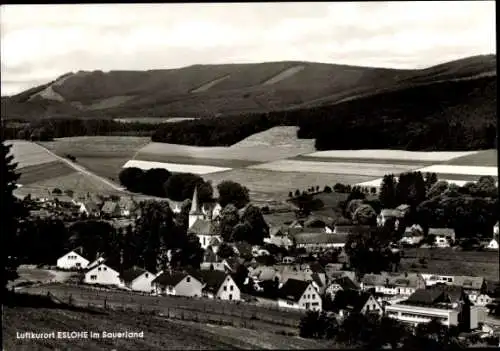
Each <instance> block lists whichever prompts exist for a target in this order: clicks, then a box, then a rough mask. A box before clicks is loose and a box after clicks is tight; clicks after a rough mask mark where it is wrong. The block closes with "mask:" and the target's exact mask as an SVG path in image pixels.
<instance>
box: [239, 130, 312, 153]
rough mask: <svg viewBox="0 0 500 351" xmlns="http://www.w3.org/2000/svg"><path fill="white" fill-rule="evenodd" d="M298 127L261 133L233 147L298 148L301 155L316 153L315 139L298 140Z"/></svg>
mask: <svg viewBox="0 0 500 351" xmlns="http://www.w3.org/2000/svg"><path fill="white" fill-rule="evenodd" d="M298 129H299V127H296V126H280V127H273V128H270V129H268V130H265V131H263V132H260V133H255V134H253V135H251V136H249V137H247V138H245V139H243V140H242V141H240V142H238V143H236V144H234V145H232V146H231V147H232V148H238V147H251V146H269V147H288V148H296V149H297V151H299V150H300V151H302V152H299V153H310V152H313V151H315V150H316V149H315V147H314V139H299V138H297V131H298Z"/></svg>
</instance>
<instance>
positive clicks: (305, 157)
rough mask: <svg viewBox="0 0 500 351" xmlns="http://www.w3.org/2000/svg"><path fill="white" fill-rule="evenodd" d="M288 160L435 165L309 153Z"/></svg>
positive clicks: (410, 161)
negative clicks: (312, 154)
mask: <svg viewBox="0 0 500 351" xmlns="http://www.w3.org/2000/svg"><path fill="white" fill-rule="evenodd" d="M290 160H296V161H313V162H332V163H336V162H341V163H342V162H346V161H352V162H353V163H373V162H376V163H380V164H388V165H392V164H394V163H397V164H398V165H408V166H417V167H419V166H422V165H425V166H432V165H435V164H436V162H434V161H422V160H411V159H406V160H391V159H382V158H377V159H375V158H353V159H350V158H346V157H315V156H309V155H299V156H296V157H292V158H290Z"/></svg>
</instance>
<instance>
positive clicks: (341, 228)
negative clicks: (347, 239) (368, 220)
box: [334, 225, 371, 234]
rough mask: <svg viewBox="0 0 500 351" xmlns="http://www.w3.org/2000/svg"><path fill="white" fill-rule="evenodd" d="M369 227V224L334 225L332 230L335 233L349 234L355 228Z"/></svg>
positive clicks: (363, 228)
mask: <svg viewBox="0 0 500 351" xmlns="http://www.w3.org/2000/svg"><path fill="white" fill-rule="evenodd" d="M370 228H371V227H370V226H369V225H335V226H334V230H335V233H337V234H350V233H352V232H355V231H356V230H360V231H366V230H369V229H370Z"/></svg>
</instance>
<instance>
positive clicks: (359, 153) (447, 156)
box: [307, 150, 476, 162]
mask: <svg viewBox="0 0 500 351" xmlns="http://www.w3.org/2000/svg"><path fill="white" fill-rule="evenodd" d="M475 153H476V151H465V152H446V151H435V152H419V151H404V150H329V151H318V152H313V153H311V154H309V155H307V156H310V157H322V158H323V157H325V158H347V159H350V160H352V159H354V160H357V159H358V158H359V159H371V160H378V159H381V160H393V161H398V160H411V161H432V162H443V161H449V160H451V159H453V158H456V157H462V156H468V155H473V154H475Z"/></svg>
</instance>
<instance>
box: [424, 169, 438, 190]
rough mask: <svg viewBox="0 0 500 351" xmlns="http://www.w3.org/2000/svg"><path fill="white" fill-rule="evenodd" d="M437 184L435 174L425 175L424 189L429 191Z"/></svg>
mask: <svg viewBox="0 0 500 351" xmlns="http://www.w3.org/2000/svg"><path fill="white" fill-rule="evenodd" d="M437 182H438V177H437V174H436V173H429V172H427V173H426V174H425V188H426V189H427V190H429V189H430V188H431V187H432V186H433V185H434V184H436V183H437Z"/></svg>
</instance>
